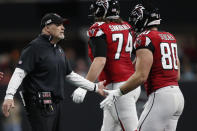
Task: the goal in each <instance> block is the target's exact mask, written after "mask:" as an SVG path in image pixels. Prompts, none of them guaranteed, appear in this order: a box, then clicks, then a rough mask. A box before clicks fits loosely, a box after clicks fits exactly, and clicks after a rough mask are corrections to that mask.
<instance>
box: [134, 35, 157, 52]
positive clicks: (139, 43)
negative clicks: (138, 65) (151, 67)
mask: <svg viewBox="0 0 197 131" xmlns="http://www.w3.org/2000/svg"><path fill="white" fill-rule="evenodd" d="M143 48H145V49H149V50H150V51H151V52H152V53H154V46H153V44H152V41H151V39H150V38H149V37H148V36H145V35H141V36H139V37H137V38H136V40H135V42H134V50H135V51H134V52H136V51H137V50H138V49H143Z"/></svg>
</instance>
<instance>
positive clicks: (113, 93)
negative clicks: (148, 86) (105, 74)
mask: <svg viewBox="0 0 197 131" xmlns="http://www.w3.org/2000/svg"><path fill="white" fill-rule="evenodd" d="M152 63H153V54H152V52H151V51H150V50H149V49H146V48H142V49H138V50H137V51H136V71H135V73H134V74H133V75H132V76H131V77H130V78H129V79H128V80H127V82H126V83H125V84H123V85H122V86H121V87H120V89H116V90H104V92H105V93H107V94H108V96H107V97H106V98H105V99H104V100H103V101H102V102H101V103H100V107H101V108H103V107H105V106H111V105H112V104H113V102H114V101H116V99H117V98H118V97H120V96H122V95H124V94H127V93H128V92H130V91H132V90H134V89H135V88H137V87H138V86H139V85H141V84H143V83H144V82H145V81H146V80H147V78H148V75H149V72H150V69H151V66H152Z"/></svg>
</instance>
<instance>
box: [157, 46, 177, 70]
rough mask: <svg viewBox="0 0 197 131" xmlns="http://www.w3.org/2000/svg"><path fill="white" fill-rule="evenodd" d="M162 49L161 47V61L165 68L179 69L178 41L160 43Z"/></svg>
mask: <svg viewBox="0 0 197 131" xmlns="http://www.w3.org/2000/svg"><path fill="white" fill-rule="evenodd" d="M160 49H161V55H162V58H161V63H162V67H163V69H167V70H169V69H173V65H174V69H175V70H178V65H177V55H178V54H177V44H176V43H171V44H170V45H169V43H160Z"/></svg>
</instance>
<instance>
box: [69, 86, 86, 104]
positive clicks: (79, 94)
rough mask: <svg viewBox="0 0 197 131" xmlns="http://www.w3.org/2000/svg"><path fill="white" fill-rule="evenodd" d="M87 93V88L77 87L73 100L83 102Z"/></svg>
mask: <svg viewBox="0 0 197 131" xmlns="http://www.w3.org/2000/svg"><path fill="white" fill-rule="evenodd" d="M86 93H87V90H85V89H82V88H80V87H79V88H77V89H76V90H75V91H74V92H73V94H72V98H73V101H74V102H75V103H82V102H83V100H84V98H85V96H86Z"/></svg>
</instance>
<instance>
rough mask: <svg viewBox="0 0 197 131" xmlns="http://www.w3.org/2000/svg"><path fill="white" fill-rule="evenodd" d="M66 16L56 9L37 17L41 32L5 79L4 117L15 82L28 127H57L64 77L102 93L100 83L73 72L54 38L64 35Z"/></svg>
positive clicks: (43, 130) (40, 130)
mask: <svg viewBox="0 0 197 131" xmlns="http://www.w3.org/2000/svg"><path fill="white" fill-rule="evenodd" d="M66 23H68V20H67V19H65V18H62V17H61V16H59V15H58V14H56V13H47V14H45V15H44V17H43V18H42V20H41V29H42V31H41V34H39V35H38V37H36V38H35V39H34V40H32V41H31V42H30V43H29V44H28V45H27V46H26V47H25V48H24V49H23V51H22V53H21V56H20V59H19V62H18V64H17V66H16V69H15V71H14V73H13V75H12V77H11V79H10V81H9V84H8V88H7V91H6V96H5V98H4V102H3V105H2V110H3V114H4V115H5V116H6V117H8V116H9V114H10V110H11V108H13V107H14V100H13V97H14V94H15V93H16V91H17V89H18V87H19V86H22V89H23V92H20V94H21V96H22V100H23V103H24V106H25V109H26V111H27V115H28V118H29V121H30V124H31V126H32V131H57V130H58V128H59V127H58V121H59V119H60V107H59V103H60V102H61V100H63V99H64V88H65V87H66V83H65V80H66V79H67V80H70V81H71V82H73V84H75V85H76V86H80V87H82V88H84V89H87V90H89V91H95V92H97V93H100V94H102V93H103V92H102V88H104V86H103V83H104V82H100V83H92V82H90V81H88V80H86V79H85V78H83V77H81V76H80V75H78V74H76V73H74V72H73V71H72V69H71V67H70V65H69V61H68V60H67V59H66V56H65V54H64V51H63V49H62V48H61V47H60V45H58V42H59V41H60V40H62V39H64V30H65V27H64V24H66Z"/></svg>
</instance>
